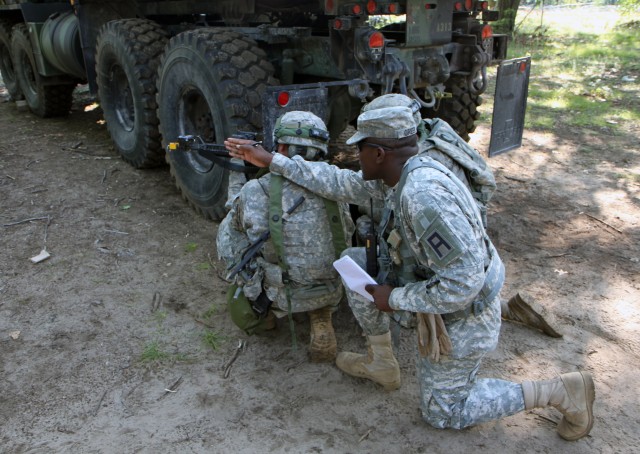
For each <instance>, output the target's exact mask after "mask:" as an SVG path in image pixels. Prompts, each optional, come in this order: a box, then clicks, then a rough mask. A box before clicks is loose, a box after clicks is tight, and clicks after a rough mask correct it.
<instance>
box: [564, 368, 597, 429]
mask: <svg viewBox="0 0 640 454" xmlns="http://www.w3.org/2000/svg"><path fill="white" fill-rule="evenodd" d="M580 375H582V381H583V383H584V387H585V394H586V395H587V413H588V414H589V424H587V428H586V429H585V430H584V431H583V432H582V433H580V434H578V435H574V436H572V437H569V436H565V435H562V434H561V433H560V432H558V435H560V437H562V438H563V439H565V440H567V441H576V440H579V439H580V438H582V437H586V436H587V435H589V432H591V428H592V427H593V401H594V400H595V399H596V387H595V385H594V383H593V378H592V377H591V374H590V373H588V372H580ZM563 420H564V418H563ZM561 424H562V421H560V424H559V425H558V428H559V429H560V425H561Z"/></svg>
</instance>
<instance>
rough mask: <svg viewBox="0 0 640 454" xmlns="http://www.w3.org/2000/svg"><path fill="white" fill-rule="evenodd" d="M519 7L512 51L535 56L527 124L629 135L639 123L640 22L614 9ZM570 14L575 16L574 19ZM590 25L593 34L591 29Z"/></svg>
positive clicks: (638, 16)
mask: <svg viewBox="0 0 640 454" xmlns="http://www.w3.org/2000/svg"><path fill="white" fill-rule="evenodd" d="M527 11H528V10H520V11H519V16H518V18H517V19H516V23H520V27H519V29H518V34H517V35H516V36H515V37H514V40H513V41H512V42H511V43H510V48H509V56H510V57H517V56H522V55H530V56H531V59H532V66H531V77H530V83H529V99H528V104H527V115H526V121H525V127H527V128H530V129H538V130H550V131H554V130H566V128H567V127H576V128H588V129H592V130H600V131H601V130H605V129H606V130H607V131H609V132H614V133H615V132H626V131H629V130H630V129H632V128H631V124H632V123H637V122H640V59H638V55H639V54H640V30H638V27H624V26H621V24H622V23H623V22H628V21H632V20H638V19H640V13H636V14H631V15H626V16H625V17H624V18H623V17H622V16H621V15H620V11H619V10H618V9H616V8H613V7H606V8H603V7H588V6H582V7H576V8H546V9H545V10H544V14H541V11H540V9H539V8H538V11H536V10H534V12H532V13H530V14H529V15H528V16H527V17H526V18H525V19H522V18H521V17H524V15H525V14H526V12H527ZM567 17H571V18H572V20H570V21H569V20H567ZM585 30H588V31H589V32H588V33H586V32H585Z"/></svg>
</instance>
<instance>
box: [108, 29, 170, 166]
mask: <svg viewBox="0 0 640 454" xmlns="http://www.w3.org/2000/svg"><path fill="white" fill-rule="evenodd" d="M167 41H168V38H167V33H166V32H165V31H164V30H163V29H162V28H160V26H159V25H158V24H156V23H155V22H153V21H150V20H146V19H122V20H116V21H111V22H108V23H106V24H105V25H104V26H103V27H102V29H101V30H100V33H99V35H98V39H97V45H96V75H97V76H96V77H97V84H98V98H99V100H100V106H101V107H102V111H103V114H104V119H105V121H106V123H107V130H108V131H109V134H110V135H111V139H112V141H113V143H114V144H115V147H116V149H117V150H118V152H119V153H120V155H121V156H122V159H124V160H125V161H126V162H128V163H129V164H131V165H132V166H133V167H135V168H138V169H140V168H149V167H156V166H159V165H161V164H163V163H164V160H163V157H164V153H163V151H162V146H161V142H160V132H159V131H158V117H157V115H156V108H157V105H156V78H157V75H158V65H159V63H160V57H161V56H162V52H163V51H164V47H165V45H166V44H167Z"/></svg>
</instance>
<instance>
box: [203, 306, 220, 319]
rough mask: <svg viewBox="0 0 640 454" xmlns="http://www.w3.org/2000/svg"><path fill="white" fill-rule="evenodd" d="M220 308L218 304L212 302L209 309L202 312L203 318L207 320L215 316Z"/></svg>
mask: <svg viewBox="0 0 640 454" xmlns="http://www.w3.org/2000/svg"><path fill="white" fill-rule="evenodd" d="M218 309H219V307H218V306H216V305H215V304H212V305H211V306H209V309H207V310H206V311H204V312H203V313H202V318H203V319H205V320H208V319H210V318H211V317H213V316H215V315H216V314H217V313H218Z"/></svg>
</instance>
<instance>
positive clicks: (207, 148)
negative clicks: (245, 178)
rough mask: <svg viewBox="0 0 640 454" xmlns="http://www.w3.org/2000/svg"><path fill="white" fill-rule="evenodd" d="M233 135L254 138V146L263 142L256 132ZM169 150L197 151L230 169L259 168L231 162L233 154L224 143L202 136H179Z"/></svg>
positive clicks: (248, 169)
mask: <svg viewBox="0 0 640 454" xmlns="http://www.w3.org/2000/svg"><path fill="white" fill-rule="evenodd" d="M231 137H234V138H236V139H245V140H253V141H254V143H253V144H252V146H254V147H255V146H258V145H261V144H262V142H261V141H258V140H256V138H257V134H256V133H255V132H248V131H238V132H237V133H235V134H233V135H232V136H231ZM167 151H169V152H172V151H182V152H185V153H188V152H195V153H197V154H198V155H200V156H202V157H203V158H205V159H207V160H209V161H212V162H214V163H216V164H218V165H220V166H221V167H224V168H226V169H229V170H235V171H236V172H244V173H255V172H257V171H258V170H259V169H257V168H255V167H246V166H241V165H237V164H231V163H230V162H228V161H227V159H229V158H231V156H230V155H229V152H228V151H227V149H226V148H225V146H224V145H222V144H218V143H206V142H205V141H204V140H203V139H202V137H200V136H194V135H185V136H178V141H177V142H170V143H169V145H167ZM221 158H222V159H221ZM225 158H226V159H225Z"/></svg>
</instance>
